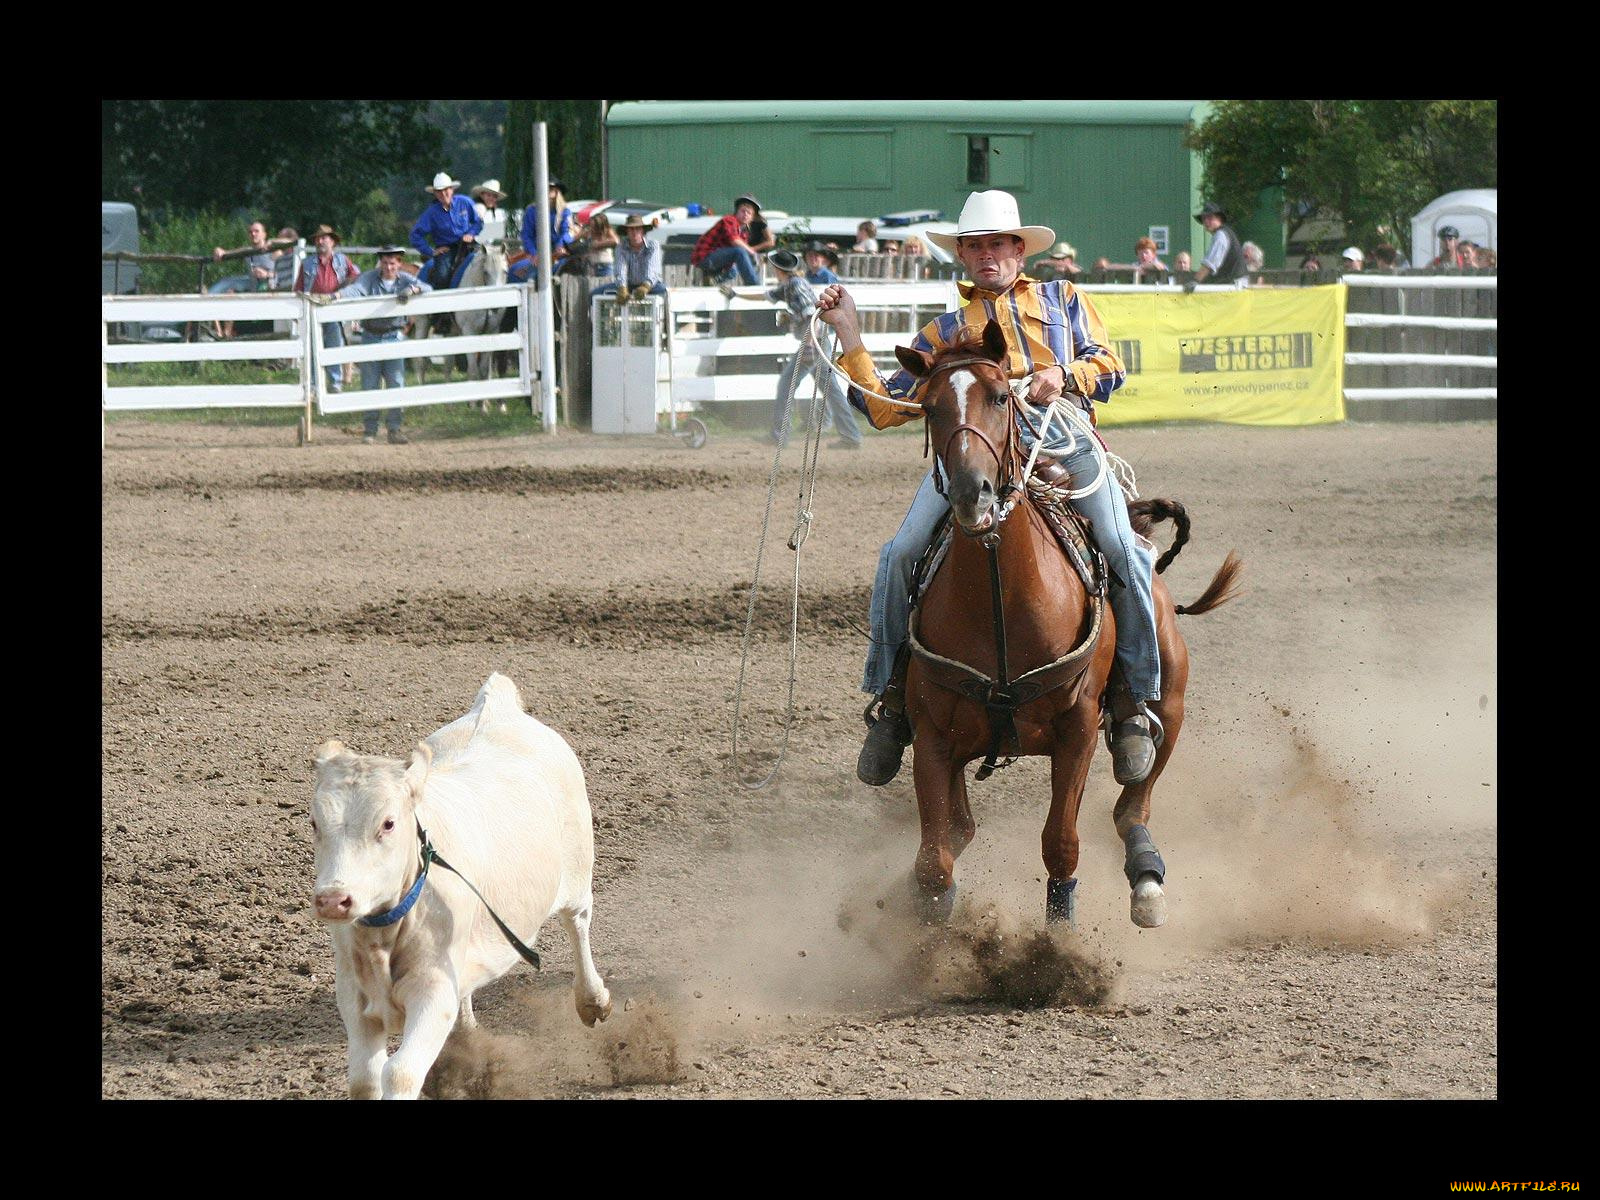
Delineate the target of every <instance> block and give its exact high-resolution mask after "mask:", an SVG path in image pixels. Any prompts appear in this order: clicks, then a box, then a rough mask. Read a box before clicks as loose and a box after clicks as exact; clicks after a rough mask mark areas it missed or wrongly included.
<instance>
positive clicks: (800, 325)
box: [766, 250, 861, 450]
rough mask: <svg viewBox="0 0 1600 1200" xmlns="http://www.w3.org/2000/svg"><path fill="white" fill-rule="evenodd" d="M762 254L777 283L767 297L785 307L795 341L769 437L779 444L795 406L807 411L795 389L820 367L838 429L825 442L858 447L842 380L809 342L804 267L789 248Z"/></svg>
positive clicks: (811, 294) (811, 293) (812, 296)
mask: <svg viewBox="0 0 1600 1200" xmlns="http://www.w3.org/2000/svg"><path fill="white" fill-rule="evenodd" d="M766 257H767V261H768V262H769V263H771V264H772V267H773V270H775V271H776V272H777V273H778V282H777V285H776V286H775V287H771V288H768V289H767V299H768V300H771V301H772V302H773V303H774V304H782V305H783V306H785V307H786V308H787V309H788V310H789V332H790V333H792V334H794V336H795V340H796V341H797V342H798V343H799V345H797V346H796V347H795V351H794V354H792V355H791V356H790V358H789V361H788V362H786V363H785V364H784V366H783V372H782V373H781V374H780V375H779V376H778V395H777V397H776V399H775V400H774V402H773V407H772V441H773V442H774V443H775V444H776V445H779V446H783V445H786V444H787V443H788V441H789V424H790V417H791V415H792V413H793V410H794V409H795V408H801V410H802V411H803V412H806V413H808V414H809V412H810V408H809V403H807V402H802V403H796V400H797V397H796V396H795V393H796V392H797V391H798V389H799V384H800V381H801V380H803V379H805V377H806V376H808V375H811V374H813V373H814V372H817V371H821V372H823V373H824V374H825V375H826V378H825V379H824V380H823V391H824V392H825V393H826V394H827V397H828V415H829V416H831V417H832V418H833V425H834V428H835V429H836V430H837V431H838V433H839V436H838V437H837V438H836V439H835V440H833V441H832V442H829V443H828V445H830V446H832V447H834V448H836V449H840V450H859V449H861V427H860V426H859V425H857V424H856V415H855V413H854V412H852V411H851V409H850V402H849V401H848V400H847V399H845V394H844V384H842V383H840V382H839V377H838V376H837V375H835V374H834V373H833V372H832V371H830V370H828V368H827V367H826V366H825V365H823V363H822V361H821V359H819V358H818V357H817V352H816V350H815V349H814V348H813V347H812V345H811V316H812V314H813V313H815V312H816V311H817V293H816V292H815V290H813V288H812V286H811V284H810V283H809V282H807V280H806V279H805V277H804V276H803V275H802V274H801V272H802V271H803V270H804V269H805V268H804V265H803V264H802V263H801V261H800V256H799V255H797V254H796V253H795V252H794V251H793V250H774V251H772V252H771V253H770V254H768V255H767V256H766Z"/></svg>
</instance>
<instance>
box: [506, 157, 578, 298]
mask: <svg viewBox="0 0 1600 1200" xmlns="http://www.w3.org/2000/svg"><path fill="white" fill-rule="evenodd" d="M566 191H567V185H566V184H564V183H562V182H561V180H559V179H552V180H551V181H550V274H551V275H559V274H561V267H562V265H563V264H564V263H565V262H566V261H567V247H568V246H570V245H572V241H573V232H572V210H571V209H570V208H568V207H567V196H566ZM539 207H540V206H539V205H538V204H530V205H528V207H527V208H526V209H524V210H523V212H522V249H523V251H524V252H525V253H526V255H527V257H526V258H519V259H517V261H516V262H514V263H512V264H510V266H509V267H508V268H507V270H506V280H507V282H509V283H525V282H527V281H528V280H529V279H532V278H533V272H534V269H535V268H536V267H537V266H538V265H539Z"/></svg>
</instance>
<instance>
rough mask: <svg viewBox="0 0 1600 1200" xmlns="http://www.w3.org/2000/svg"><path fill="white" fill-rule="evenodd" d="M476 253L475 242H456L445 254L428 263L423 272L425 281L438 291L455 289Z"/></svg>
mask: <svg viewBox="0 0 1600 1200" xmlns="http://www.w3.org/2000/svg"><path fill="white" fill-rule="evenodd" d="M476 253H478V246H477V243H475V242H457V243H456V244H455V245H453V246H451V247H450V250H449V252H448V253H446V254H441V255H439V256H438V257H437V258H435V259H433V260H432V261H431V262H429V263H428V265H427V267H426V268H425V270H426V271H427V275H426V276H425V278H426V279H427V281H428V282H429V283H431V284H433V286H434V287H435V288H437V289H439V290H440V291H444V290H446V289H448V288H453V287H457V286H459V285H460V283H461V277H462V276H463V275H465V274H466V272H467V265H468V264H469V263H470V262H472V256H473V255H474V254H476Z"/></svg>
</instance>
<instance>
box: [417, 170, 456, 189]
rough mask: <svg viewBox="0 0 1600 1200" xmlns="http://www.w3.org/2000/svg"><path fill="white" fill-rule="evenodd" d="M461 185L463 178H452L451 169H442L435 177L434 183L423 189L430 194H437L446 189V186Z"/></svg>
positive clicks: (454, 186)
mask: <svg viewBox="0 0 1600 1200" xmlns="http://www.w3.org/2000/svg"><path fill="white" fill-rule="evenodd" d="M460 186H461V180H459V179H451V178H450V172H449V171H440V172H439V173H438V174H437V175H435V176H434V177H433V183H432V184H430V185H429V186H427V187H425V188H423V189H422V190H423V191H425V192H427V193H428V194H429V195H436V194H437V193H439V192H442V191H444V189H445V188H459V187H460Z"/></svg>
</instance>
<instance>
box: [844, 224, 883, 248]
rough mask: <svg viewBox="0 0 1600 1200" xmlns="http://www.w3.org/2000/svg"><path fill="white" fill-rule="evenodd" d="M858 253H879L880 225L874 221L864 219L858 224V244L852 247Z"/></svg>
mask: <svg viewBox="0 0 1600 1200" xmlns="http://www.w3.org/2000/svg"><path fill="white" fill-rule="evenodd" d="M850 248H851V249H852V250H854V251H855V252H856V253H857V254H877V253H878V252H879V247H878V226H877V224H876V223H875V222H872V221H863V222H861V224H859V225H857V226H856V244H855V245H854V246H852V247H850Z"/></svg>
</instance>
